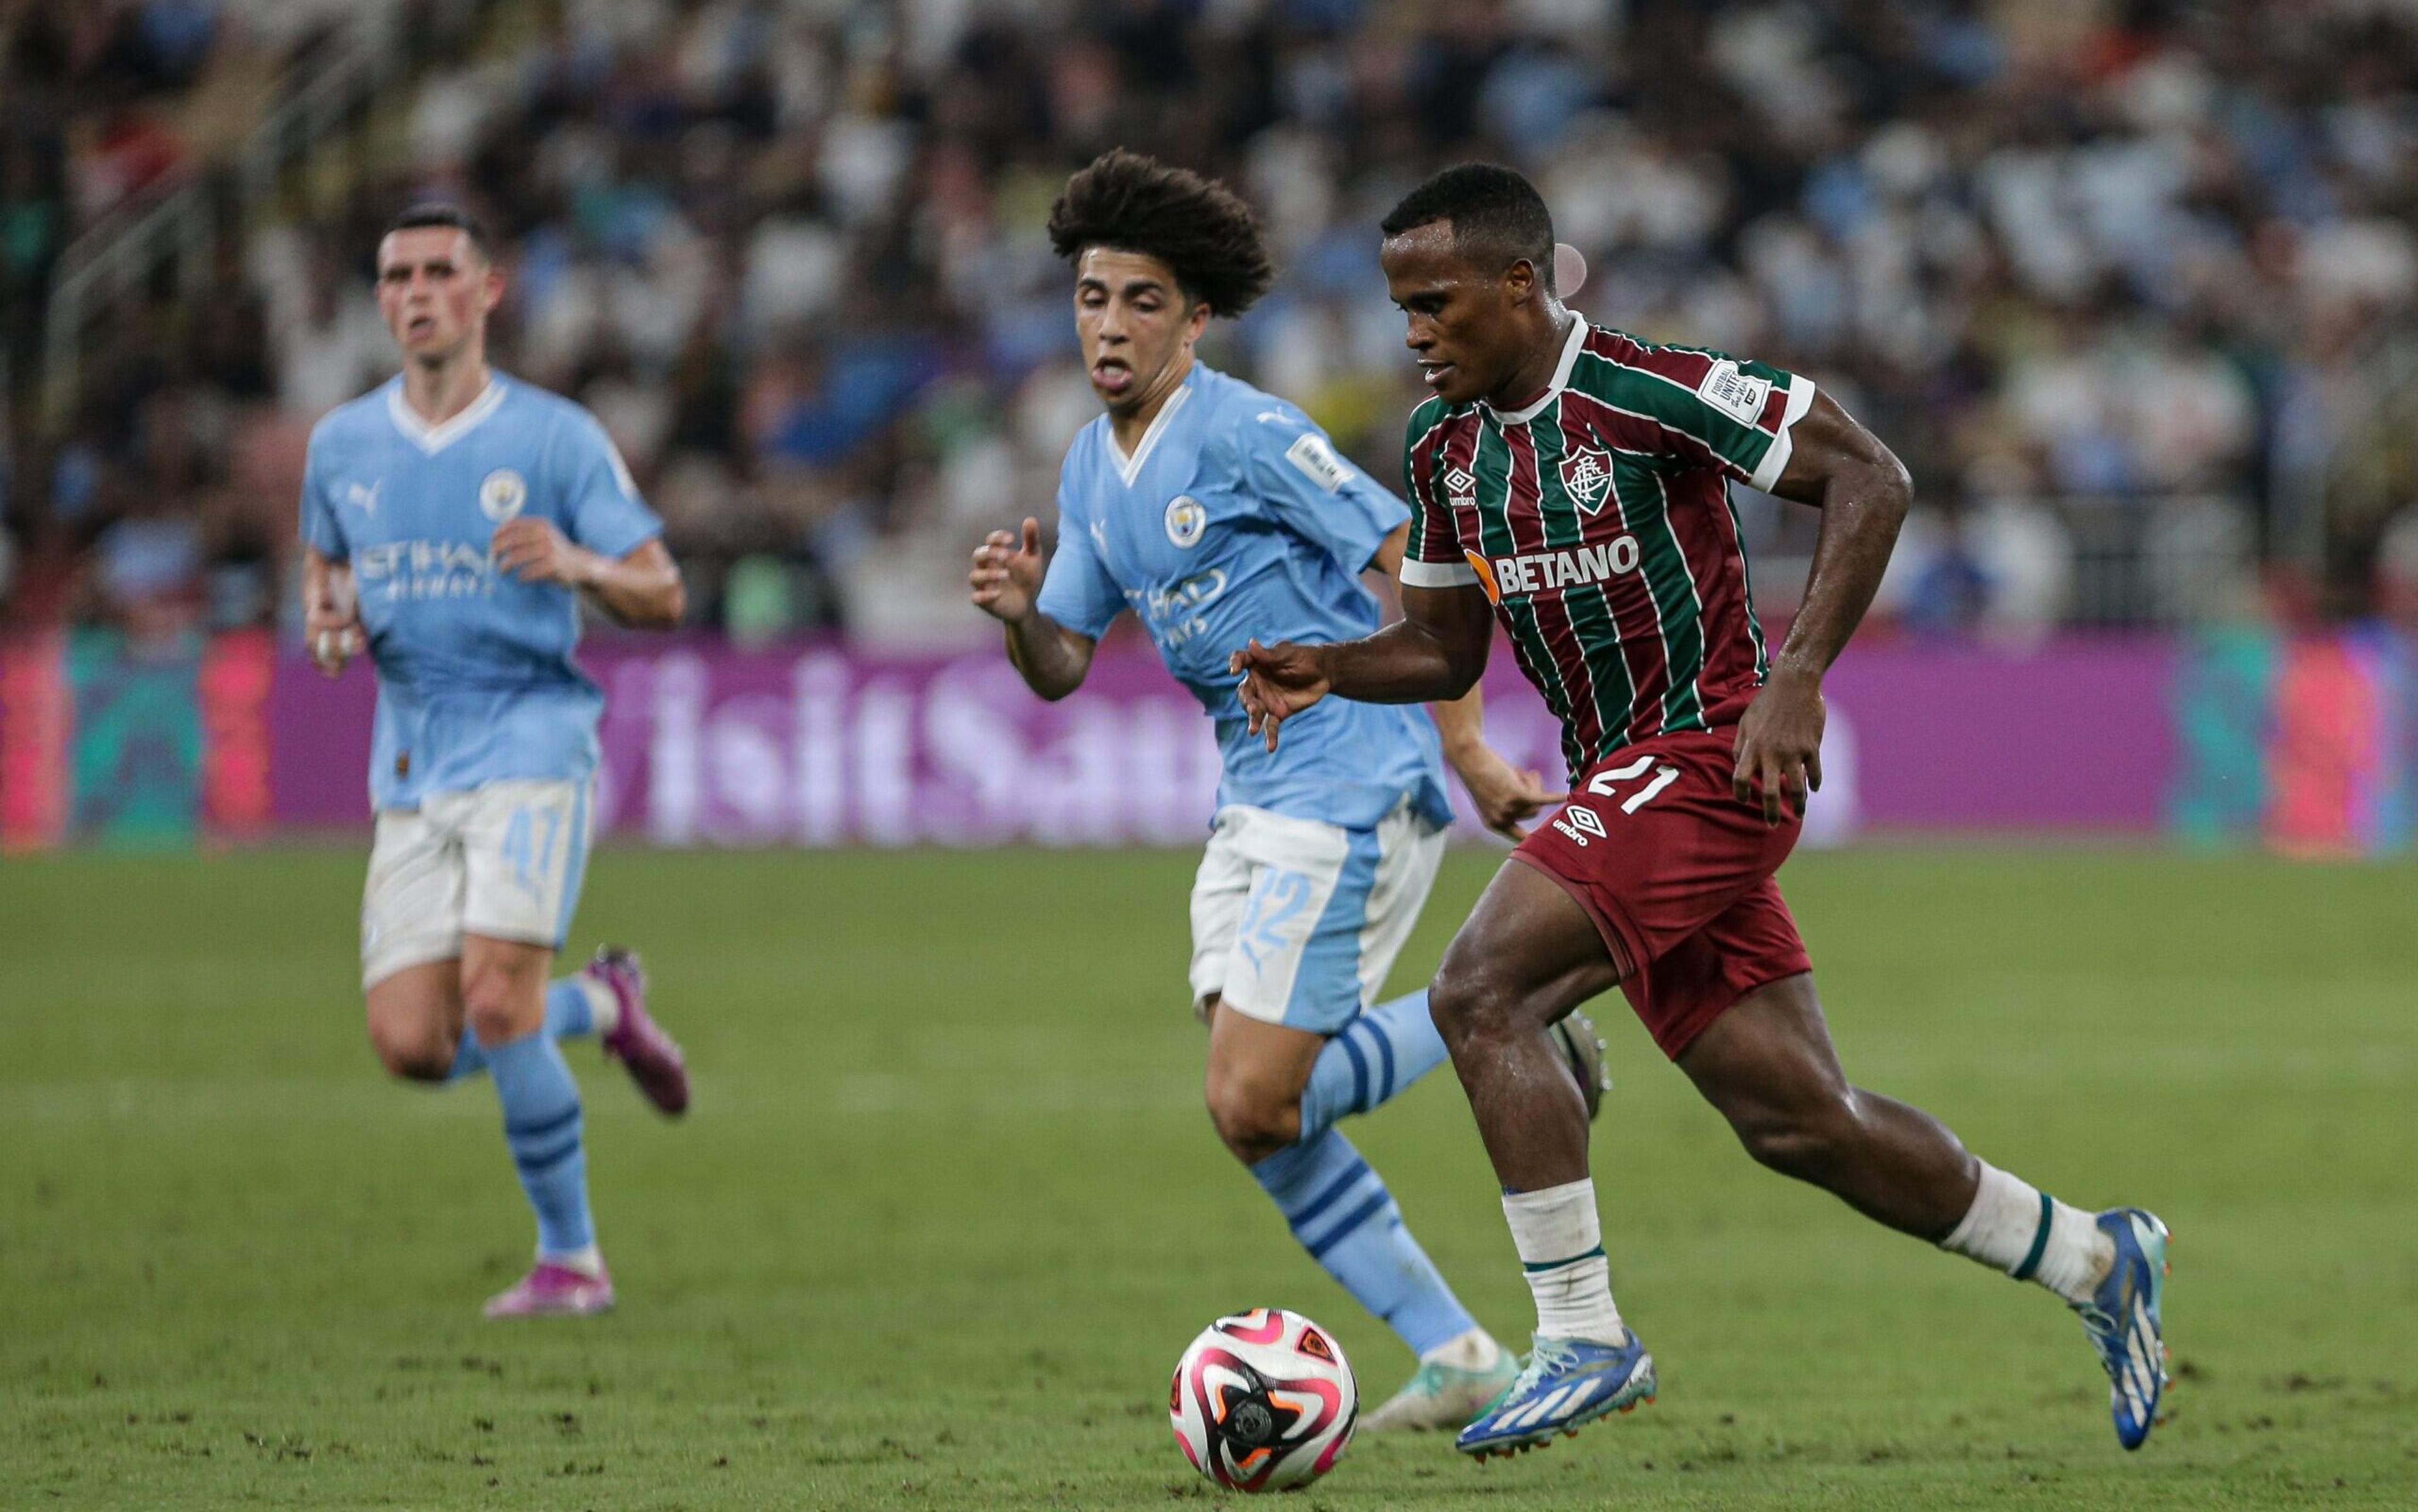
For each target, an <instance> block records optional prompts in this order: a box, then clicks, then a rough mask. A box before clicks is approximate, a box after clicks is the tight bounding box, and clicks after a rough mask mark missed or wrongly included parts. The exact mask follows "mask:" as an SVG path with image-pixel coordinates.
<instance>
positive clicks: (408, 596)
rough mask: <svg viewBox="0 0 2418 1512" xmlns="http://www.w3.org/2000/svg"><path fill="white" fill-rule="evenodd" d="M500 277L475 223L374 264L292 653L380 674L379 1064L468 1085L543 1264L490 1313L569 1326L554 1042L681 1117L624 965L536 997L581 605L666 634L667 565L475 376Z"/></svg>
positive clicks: (677, 600)
mask: <svg viewBox="0 0 2418 1512" xmlns="http://www.w3.org/2000/svg"><path fill="white" fill-rule="evenodd" d="M502 292H503V275H502V274H501V273H500V272H499V271H498V270H497V267H496V266H495V263H494V260H493V253H492V250H491V248H490V247H489V245H488V242H487V238H486V236H485V234H484V232H483V231H482V229H481V228H480V226H479V224H478V222H477V221H474V220H472V219H471V218H470V217H469V216H468V215H467V214H466V213H464V212H463V211H461V210H459V209H456V208H453V207H451V206H423V207H421V208H418V209H415V210H412V211H409V212H407V213H406V214H405V215H404V216H402V217H401V218H400V219H398V220H397V221H395V222H394V223H393V225H392V226H391V227H390V228H389V230H388V232H387V234H386V237H384V239H383V240H382V241H381V242H380V243H379V246H378V252H377V294H378V310H379V313H381V314H382V315H384V317H385V319H386V324H387V328H388V329H389V330H390V331H391V332H392V333H393V335H394V340H395V344H397V346H399V347H400V348H401V349H402V353H403V372H402V373H401V374H399V375H398V376H396V377H395V378H393V379H392V380H390V381H389V382H388V383H386V384H385V385H384V386H382V387H380V388H378V389H374V390H372V391H371V392H369V393H368V394H365V395H363V396H362V397H361V398H359V399H356V400H354V401H353V402H351V403H350V404H347V405H342V406H340V407H338V408H337V409H335V410H333V411H330V412H329V414H328V416H327V417H326V418H325V419H323V420H320V421H319V423H318V425H317V427H316V428H315V429H314V430H313V432H312V433H311V447H310V454H309V459H308V461H307V463H306V465H305V473H304V479H303V485H302V540H303V542H304V545H305V548H306V550H305V553H304V583H303V594H304V608H305V611H306V625H305V631H306V634H307V635H308V637H309V639H310V643H311V647H312V653H313V655H314V658H315V659H316V660H317V662H318V664H319V665H320V667H321V668H322V669H323V670H324V671H326V672H328V673H329V675H330V676H333V675H334V674H336V673H339V672H341V671H343V670H344V664H345V662H346V661H347V660H348V659H349V658H350V657H352V656H353V655H354V654H356V653H357V652H358V651H360V649H363V647H364V646H366V648H367V649H368V651H369V653H370V657H371V659H372V660H373V661H374V662H375V664H376V666H377V677H378V702H377V724H376V730H375V744H374V750H373V755H372V756H371V763H370V797H371V802H372V803H373V805H374V806H375V809H376V811H377V828H376V837H375V842H374V844H373V846H372V849H371V852H370V869H369V881H368V885H367V887H366V889H365V891H364V894H363V897H362V902H361V986H362V991H363V993H364V995H365V996H366V998H367V1000H368V1010H369V1031H370V1040H371V1043H372V1044H373V1045H375V1046H376V1048H377V1053H378V1058H379V1059H380V1060H381V1061H384V1062H385V1064H386V1067H387V1069H388V1070H389V1071H390V1072H392V1073H393V1074H394V1075H396V1076H398V1077H409V1078H411V1079H413V1080H415V1081H427V1082H452V1081H458V1080H460V1079H461V1078H463V1077H467V1076H470V1075H472V1074H473V1073H476V1072H479V1071H484V1072H486V1073H487V1075H488V1077H489V1078H490V1079H491V1080H492V1081H493V1082H494V1083H495V1087H496V1095H497V1099H498V1100H499V1101H500V1102H501V1103H502V1104H503V1114H504V1138H505V1142H506V1143H507V1144H508V1145H509V1146H510V1147H511V1150H512V1156H513V1166H514V1167H515V1168H516V1169H517V1170H518V1171H519V1173H520V1180H521V1187H522V1190H523V1191H524V1192H525V1193H526V1194H527V1195H528V1201H529V1206H530V1207H531V1208H532V1209H533V1210H535V1212H536V1214H537V1229H538V1245H537V1264H536V1266H535V1267H534V1268H533V1269H532V1270H531V1271H530V1272H529V1274H528V1275H527V1276H525V1277H524V1278H523V1279H522V1280H521V1281H520V1282H519V1283H518V1284H517V1285H515V1286H513V1287H512V1288H511V1289H510V1290H509V1291H505V1292H503V1293H502V1294H500V1295H498V1296H497V1297H495V1298H494V1299H492V1300H491V1301H490V1302H489V1303H488V1304H487V1308H486V1310H487V1314H488V1316H489V1317H522V1316H536V1315H544V1314H587V1313H595V1312H601V1311H603V1310H605V1308H608V1307H610V1306H612V1303H613V1283H612V1281H611V1279H610V1277H609V1276H608V1275H606V1273H605V1261H604V1258H603V1255H602V1254H601V1252H600V1251H599V1250H598V1248H597V1244H596V1233H595V1226H594V1224H593V1222H592V1220H591V1218H590V1216H589V1207H588V1167H587V1156H586V1153H585V1150H584V1146H583V1144H582V1140H581V1127H580V1104H579V1087H578V1083H577V1082H575V1081H574V1079H573V1078H572V1075H571V1068H570V1066H569V1065H568V1064H567V1063H565V1061H564V1060H563V1057H562V1051H561V1049H560V1048H559V1046H558V1045H557V1044H556V1042H557V1041H558V1040H559V1039H562V1038H564V1037H566V1036H574V1035H586V1034H594V1035H597V1036H599V1037H600V1038H601V1039H602V1040H603V1042H604V1046H605V1053H606V1054H607V1055H609V1056H612V1057H614V1058H616V1059H618V1060H619V1061H621V1063H622V1064H623V1065H624V1066H625V1067H626V1068H627V1069H628V1070H629V1072H630V1074H631V1076H632V1077H633V1078H634V1079H635V1081H636V1083H637V1085H638V1088H639V1090H640V1091H641V1092H643V1093H644V1094H645V1095H646V1096H647V1098H648V1099H649V1100H650V1102H652V1103H653V1104H654V1105H655V1106H656V1107H658V1108H660V1109H662V1110H663V1111H664V1112H666V1113H671V1114H678V1113H680V1112H681V1111H682V1110H683V1109H684V1108H686V1107H687V1106H688V1077H687V1072H686V1069H685V1068H684V1066H683V1065H682V1063H681V1053H680V1049H679V1047H678V1046H675V1045H674V1044H673V1043H672V1041H671V1040H670V1039H669V1038H668V1037H667V1036H666V1035H665V1034H664V1032H663V1031H661V1030H660V1029H658V1028H657V1027H656V1026H655V1024H654V1022H653V1021H652V1020H651V1019H650V1017H649V1016H648V1014H647V1008H646V980H645V978H644V976H643V975H642V974H641V973H640V971H639V969H638V962H637V958H636V957H635V955H631V954H629V953H628V952H625V951H620V950H616V949H609V948H608V949H606V950H604V951H600V952H599V953H598V954H597V956H596V958H595V959H594V960H593V961H591V962H589V964H588V966H586V967H585V968H584V969H582V970H580V971H578V972H577V973H575V974H574V975H573V976H570V977H567V978H564V979H562V980H559V981H556V982H553V983H551V984H549V982H548V980H547V978H548V975H549V973H550V970H551V969H552V966H553V962H554V956H555V952H556V951H557V950H559V948H560V947H561V945H562V941H563V938H564V936H565V935H566V933H567V932H568V931H569V929H570V925H571V918H572V914H573V912H574V909H576V907H577V905H578V901H579V888H580V882H581V880H582V878H583V877H584V875H585V872H586V868H587V863H588V842H589V832H590V830H591V829H592V827H593V823H594V818H593V815H592V814H591V812H590V809H589V795H590V791H591V789H592V787H593V785H594V784H593V779H594V772H595V770H596V763H597V745H596V724H597V718H598V715H599V714H600V712H601V711H602V710H603V708H604V702H605V700H604V695H603V693H602V692H601V691H600V690H599V689H598V688H597V687H596V685H595V684H594V683H593V682H591V681H590V680H589V679H588V677H587V675H586V674H585V673H583V672H581V671H580V669H579V667H578V665H577V664H576V663H575V662H574V660H573V659H572V650H573V647H574V645H575V644H576V642H577V640H578V638H579V615H580V606H579V602H578V601H579V598H580V596H581V595H582V594H585V595H587V596H588V598H589V600H590V601H591V602H593V603H597V604H599V605H601V606H602V608H603V609H604V611H605V613H606V614H609V615H611V616H612V617H613V618H614V619H617V620H620V622H622V623H624V624H630V625H643V626H650V627H655V628H665V629H667V628H669V627H671V626H673V625H676V624H678V623H679V622H680V619H681V605H682V591H681V575H680V570H679V568H678V567H677V566H676V565H675V564H674V563H673V561H672V558H671V555H670V553H668V552H667V551H666V550H665V548H664V545H663V542H661V541H660V540H659V539H657V538H658V536H659V535H660V533H661V531H662V525H661V523H660V522H659V521H658V520H657V519H656V518H655V516H654V515H653V513H652V512H650V511H649V510H648V508H647V506H646V504H645V503H644V502H643V501H642V500H640V498H639V497H638V493H637V489H636V487H635V484H633V483H632V481H631V480H630V474H629V471H628V469H627V468H625V467H624V466H622V465H621V460H620V455H619V454H618V453H617V452H616V451H614V449H613V444H612V442H611V441H610V440H609V439H607V438H606V436H605V430H604V427H603V426H601V425H599V424H598V423H597V421H596V420H595V418H594V417H593V416H591V415H589V413H588V411H586V410H585V409H582V408H581V407H579V406H578V405H574V404H573V403H571V402H570V401H569V400H566V399H561V398H558V397H557V396H555V395H553V394H550V393H546V392H544V391H543V390H542V389H535V388H531V387H530V386H528V384H525V383H521V382H518V381H517V380H514V379H511V378H508V377H506V376H504V375H503V374H498V373H496V372H494V371H492V370H491V369H490V368H489V367H488V365H487V353H486V332H487V317H488V313H489V312H490V311H492V310H493V309H494V308H495V305H496V301H497V298H500V297H501V295H502Z"/></svg>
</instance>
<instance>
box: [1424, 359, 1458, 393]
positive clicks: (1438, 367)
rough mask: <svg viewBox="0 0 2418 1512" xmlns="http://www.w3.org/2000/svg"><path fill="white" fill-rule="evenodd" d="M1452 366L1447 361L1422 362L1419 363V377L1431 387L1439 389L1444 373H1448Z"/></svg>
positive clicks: (1442, 383) (1442, 385)
mask: <svg viewBox="0 0 2418 1512" xmlns="http://www.w3.org/2000/svg"><path fill="white" fill-rule="evenodd" d="M1452 368H1453V365H1452V364H1451V363H1449V362H1422V363H1420V364H1419V379H1420V381H1421V382H1423V383H1425V384H1426V385H1427V386H1428V387H1429V388H1431V389H1441V388H1443V387H1444V377H1445V374H1447V373H1450V372H1451V371H1452Z"/></svg>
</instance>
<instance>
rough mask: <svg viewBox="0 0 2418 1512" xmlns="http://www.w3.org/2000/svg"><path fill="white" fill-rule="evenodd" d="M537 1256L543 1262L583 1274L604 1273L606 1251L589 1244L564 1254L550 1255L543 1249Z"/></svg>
mask: <svg viewBox="0 0 2418 1512" xmlns="http://www.w3.org/2000/svg"><path fill="white" fill-rule="evenodd" d="M537 1258H538V1260H540V1261H541V1262H542V1263H543V1264H547V1265H559V1266H562V1267H564V1268H565V1269H567V1270H574V1271H577V1272H578V1273H579V1274H580V1275H604V1274H605V1252H604V1251H603V1250H601V1249H599V1248H597V1247H596V1246H595V1245H588V1246H587V1247H586V1248H584V1249H574V1250H572V1251H571V1252H570V1253H568V1254H564V1255H548V1254H546V1253H545V1252H544V1251H543V1250H541V1251H539V1252H538V1257H537Z"/></svg>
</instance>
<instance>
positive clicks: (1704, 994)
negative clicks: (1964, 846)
mask: <svg viewBox="0 0 2418 1512" xmlns="http://www.w3.org/2000/svg"><path fill="white" fill-rule="evenodd" d="M1736 742H1737V730H1735V729H1715V730H1710V731H1704V730H1688V731H1681V732H1679V733H1676V734H1671V735H1659V736H1656V737H1654V738H1653V739H1651V740H1646V741H1639V742H1637V743H1636V744H1635V745H1630V746H1624V747H1622V748H1621V749H1620V750H1618V751H1615V752H1614V753H1613V754H1612V756H1610V757H1609V758H1607V759H1606V760H1604V761H1602V762H1600V763H1599V764H1598V765H1596V766H1595V767H1593V768H1591V769H1590V770H1589V771H1587V772H1586V774H1585V775H1584V776H1583V777H1582V778H1580V780H1579V781H1578V782H1577V783H1576V784H1574V785H1573V786H1572V787H1571V791H1570V801H1569V803H1568V804H1566V805H1564V807H1563V808H1562V810H1561V812H1560V813H1558V814H1556V815H1554V816H1553V818H1552V819H1551V820H1550V821H1549V822H1547V823H1544V824H1540V825H1538V827H1537V828H1536V829H1535V830H1534V831H1532V832H1530V833H1529V835H1528V838H1527V839H1525V840H1524V841H1522V842H1521V844H1520V848H1518V849H1516V850H1514V851H1512V852H1511V856H1512V859H1513V860H1515V861H1521V862H1525V863H1528V864H1529V865H1531V866H1534V867H1535V868H1537V870H1538V871H1540V872H1543V873H1544V874H1545V875H1546V876H1547V877H1550V878H1553V880H1554V881H1556V882H1559V883H1560V884H1561V885H1562V890H1563V891H1564V892H1566V893H1569V895H1570V896H1571V897H1572V898H1574V899H1576V900H1577V901H1578V905H1579V907H1580V908H1582V909H1585V910H1586V912H1587V917H1588V918H1590V919H1593V920H1594V921H1595V926H1596V928H1597V929H1598V930H1599V931H1601V932H1602V935H1603V939H1604V943H1605V944H1606V945H1608V946H1610V947H1611V949H1612V954H1613V958H1614V960H1615V961H1616V962H1617V963H1619V964H1620V965H1621V966H1622V967H1624V968H1626V969H1627V970H1628V972H1629V974H1628V975H1627V976H1625V977H1623V978H1622V979H1621V983H1620V990H1621V992H1622V993H1623V994H1624V995H1626V996H1627V997H1628V999H1629V1005H1630V1007H1631V1008H1633V1009H1635V1010H1636V1011H1637V1016H1638V1017H1639V1019H1641V1020H1643V1021H1644V1023H1645V1028H1646V1031H1647V1032H1648V1033H1650V1034H1652V1035H1653V1036H1654V1043H1655V1044H1657V1045H1659V1046H1661V1047H1662V1053H1663V1054H1664V1055H1667V1056H1669V1057H1671V1059H1673V1060H1675V1061H1676V1060H1677V1059H1678V1058H1679V1055H1680V1052H1681V1051H1683V1050H1685V1049H1687V1047H1688V1046H1690V1045H1691V1044H1692V1043H1693V1042H1694V1040H1695V1038H1696V1036H1697V1035H1699V1034H1701V1033H1703V1032H1704V1031H1705V1030H1706V1028H1707V1027H1708V1026H1709V1025H1710V1024H1711V1023H1712V1021H1713V1020H1714V1019H1716V1018H1718V1017H1720V1016H1722V1014H1723V1013H1725V1012H1727V1011H1728V1010H1729V1008H1730V1006H1731V1004H1733V1003H1735V1002H1737V1000H1739V999H1740V998H1743V997H1745V996H1746V995H1747V994H1748V993H1750V992H1752V991H1753V990H1754V989H1755V988H1757V987H1760V986H1763V985H1766V984H1768V983H1772V982H1777V981H1779V980H1780V979H1781V978H1783V977H1788V976H1795V975H1797V974H1798V972H1800V971H1810V970H1813V962H1812V960H1811V959H1809V958H1808V957H1807V955H1806V954H1805V941H1804V940H1803V939H1799V938H1798V933H1797V921H1796V920H1795V919H1792V918H1790V917H1789V914H1788V905H1787V904H1785V903H1783V902H1782V901H1781V897H1780V884H1779V883H1778V882H1777V881H1775V880H1773V878H1772V874H1773V873H1774V872H1776V871H1778V870H1779V869H1780V863H1782V862H1783V861H1785V860H1787V859H1788V852H1789V851H1790V850H1791V849H1792V848H1794V847H1795V846H1796V844H1797V833H1798V829H1799V828H1800V827H1801V822H1802V821H1800V820H1799V819H1798V818H1797V817H1796V816H1794V815H1790V816H1789V817H1788V818H1787V819H1786V820H1785V821H1784V822H1783V823H1782V824H1781V826H1780V827H1779V828H1778V829H1771V828H1768V827H1767V826H1766V825H1765V823H1764V822H1763V811H1762V809H1761V808H1760V807H1749V806H1748V805H1746V804H1744V803H1741V802H1738V801H1737V798H1736V797H1734V796H1733V795H1732V794H1731V791H1730V777H1731V773H1732V772H1733V771H1735V770H1736V763H1735V762H1733V761H1732V760H1731V759H1730V752H1731V748H1732V747H1733V746H1734V745H1735V744H1736Z"/></svg>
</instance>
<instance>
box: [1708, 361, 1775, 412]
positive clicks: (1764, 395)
mask: <svg viewBox="0 0 2418 1512" xmlns="http://www.w3.org/2000/svg"><path fill="white" fill-rule="evenodd" d="M1696 397H1697V398H1699V399H1701V400H1703V401H1704V402H1705V403H1706V404H1707V405H1712V406H1713V407H1714V408H1715V409H1718V410H1720V411H1721V412H1722V414H1724V415H1727V416H1728V417H1730V418H1731V419H1732V420H1737V422H1738V423H1739V424H1740V425H1752V424H1754V423H1755V422H1756V421H1758V420H1762V419H1763V405H1764V401H1766V400H1768V399H1769V398H1770V397H1771V380H1770V379H1769V378H1758V377H1756V376H1754V375H1753V374H1751V373H1742V372H1740V371H1739V370H1738V365H1737V363H1736V362H1733V361H1731V360H1729V359H1727V358H1723V359H1722V360H1720V361H1718V362H1715V363H1714V364H1713V368H1712V371H1711V372H1709V373H1707V374H1705V381H1704V382H1702V383H1700V384H1698V385H1696Z"/></svg>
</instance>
